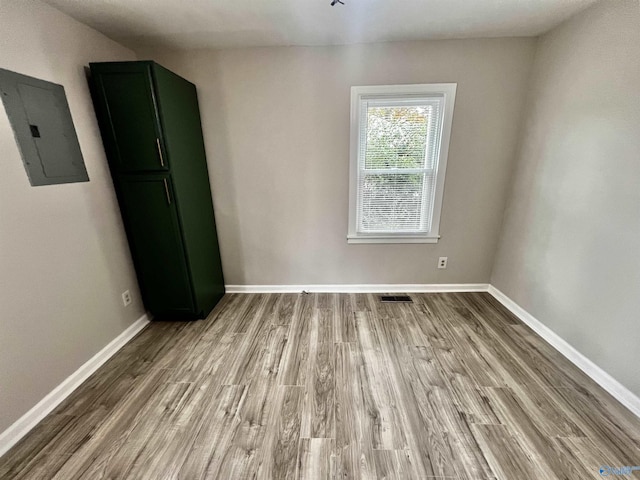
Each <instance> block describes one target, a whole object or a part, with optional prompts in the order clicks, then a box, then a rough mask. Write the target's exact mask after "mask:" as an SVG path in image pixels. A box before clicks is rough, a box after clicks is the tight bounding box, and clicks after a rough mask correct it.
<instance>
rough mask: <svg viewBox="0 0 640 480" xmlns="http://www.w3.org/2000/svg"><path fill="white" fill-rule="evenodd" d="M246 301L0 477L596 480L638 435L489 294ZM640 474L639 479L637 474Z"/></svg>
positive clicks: (51, 432)
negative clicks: (393, 300)
mask: <svg viewBox="0 0 640 480" xmlns="http://www.w3.org/2000/svg"><path fill="white" fill-rule="evenodd" d="M411 297H412V298H413V300H414V303H412V304H408V303H407V304H382V303H380V302H379V301H378V296H377V295H371V294H308V295H306V294H264V295H258V294H255V295H254V294H232V295H226V296H225V298H224V299H223V300H222V302H221V304H220V305H218V307H216V309H215V310H214V312H213V313H212V314H211V315H210V316H209V318H208V319H206V320H203V321H197V322H175V323H170V322H153V323H152V324H150V325H149V326H148V327H147V328H146V329H145V330H144V331H143V332H141V333H140V334H139V335H138V336H137V337H136V338H135V339H134V340H133V341H131V342H130V343H129V344H128V345H126V346H125V347H124V348H123V349H122V350H121V351H120V352H119V353H118V354H117V355H116V356H114V357H113V358H112V359H111V360H110V361H109V362H108V363H107V364H105V365H104V366H103V367H102V368H101V369H100V370H99V371H98V372H97V373H96V374H95V375H93V376H92V377H91V378H90V379H89V380H88V381H87V382H86V383H85V384H83V385H82V386H81V387H80V388H79V389H78V390H76V391H75V392H74V393H73V394H72V395H71V396H70V397H69V398H68V399H67V400H66V401H65V402H64V403H63V404H62V405H60V406H59V407H58V408H57V409H56V410H55V411H54V412H53V413H52V414H51V415H49V416H48V417H47V418H45V419H44V420H43V421H42V423H40V424H39V425H38V426H37V427H36V428H35V429H34V430H33V431H32V432H30V433H29V434H28V435H27V436H26V437H25V438H24V439H23V440H22V441H21V442H20V443H19V444H18V445H16V446H15V447H14V448H13V449H12V450H10V451H9V452H8V453H7V454H6V455H5V456H4V457H3V458H1V459H0V478H2V479H7V478H38V479H40V478H45V479H50V478H56V479H64V480H67V479H76V478H82V479H90V480H96V479H102V478H109V479H120V478H123V479H124V478H140V479H174V478H175V479H178V478H179V479H186V480H191V479H204V478H219V479H249V478H252V479H253V478H260V479H290V478H291V479H293V478H304V479H311V478H318V479H337V478H342V479H357V478H362V479H378V478H380V479H382V478H385V479H387V478H388V479H391V478H402V479H434V478H447V479H460V480H462V479H478V480H488V479H504V480H520V479H536V480H544V479H549V480H555V479H572V480H573V479H589V478H591V479H597V478H601V477H600V474H599V468H600V466H602V465H610V466H612V467H620V466H626V465H630V466H633V465H640V421H639V420H638V418H636V417H635V416H633V415H632V414H631V413H630V412H629V411H627V410H625V409H624V408H623V407H622V406H621V405H620V404H618V403H617V402H616V401H615V400H614V399H613V398H612V397H610V396H609V395H608V394H607V393H606V392H605V391H604V390H602V389H601V388H600V387H598V386H597V385H596V384H595V383H594V382H592V381H591V380H590V379H589V378H588V377H586V376H585V375H584V374H583V373H582V372H581V371H579V370H578V369H577V368H575V367H574V366H573V365H572V364H570V363H569V362H568V361H567V360H566V359H565V358H564V357H562V356H561V355H560V354H558V353H557V352H556V351H554V350H553V349H552V348H551V347H550V346H549V345H548V344H546V343H545V342H544V341H543V340H541V339H540V338H539V337H538V336H537V335H536V334H535V333H533V331H531V330H530V329H529V328H528V327H526V326H525V325H523V324H522V323H521V322H519V321H518V320H517V319H516V318H515V317H513V316H512V315H511V314H510V313H509V312H508V311H507V310H506V309H505V308H504V307H502V306H501V305H500V304H499V303H498V302H497V301H496V300H494V299H493V297H491V296H490V295H488V294H486V293H462V294H412V295H411ZM635 475H639V474H638V473H636V474H635Z"/></svg>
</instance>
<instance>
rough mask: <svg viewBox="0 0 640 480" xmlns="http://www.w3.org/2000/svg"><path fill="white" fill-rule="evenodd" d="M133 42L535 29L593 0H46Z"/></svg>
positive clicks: (349, 38)
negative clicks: (338, 1)
mask: <svg viewBox="0 0 640 480" xmlns="http://www.w3.org/2000/svg"><path fill="white" fill-rule="evenodd" d="M45 1H46V2H47V3H49V4H50V5H53V6H54V7H56V8H58V9H59V10H62V11H63V12H65V13H67V14H68V15H70V16H72V17H74V18H76V19H78V20H80V21H81V22H83V23H86V24H88V25H90V26H92V27H93V28H95V29H96V30H99V31H101V32H103V33H104V34H106V35H107V36H109V37H111V38H113V39H114V40H117V41H119V42H121V43H123V44H125V45H128V46H133V47H135V46H153V45H156V46H163V47H169V48H176V49H192V48H224V47H242V46H262V45H265V46H266V45H333V44H352V43H366V42H382V41H397V40H418V39H428V38H471V37H504V36H536V35H539V34H541V33H544V32H546V31H547V30H549V29H550V28H552V27H554V26H556V25H557V24H558V23H560V22H561V21H563V20H564V19H566V18H568V17H569V16H571V15H572V14H574V13H575V12H577V11H579V10H581V9H583V8H585V7H586V6H588V5H590V4H591V3H593V1H594V0H343V1H344V2H345V4H346V5H336V6H334V7H332V6H331V5H330V3H331V0H45Z"/></svg>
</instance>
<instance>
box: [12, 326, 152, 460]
mask: <svg viewBox="0 0 640 480" xmlns="http://www.w3.org/2000/svg"><path fill="white" fill-rule="evenodd" d="M148 323H149V317H148V316H147V314H146V313H145V314H144V315H142V316H141V317H140V318H139V319H138V320H136V321H135V322H134V323H133V324H132V325H131V326H130V327H128V328H127V329H126V330H125V331H124V332H122V333H121V334H120V335H118V336H117V337H116V338H114V339H113V340H112V341H111V342H109V344H108V345H107V346H106V347H104V348H103V349H102V350H100V351H99V352H98V353H96V354H95V355H94V356H93V357H91V358H90V359H89V360H88V361H87V362H86V363H85V364H84V365H82V366H81V367H80V368H79V369H78V370H76V371H75V372H73V373H72V374H71V375H70V376H69V377H67V378H66V379H65V380H64V381H63V382H62V383H61V384H60V385H58V386H57V387H56V388H54V389H53V390H52V391H51V392H49V393H48V394H47V396H46V397H44V398H43V399H42V400H40V401H39V402H38V403H37V404H36V405H35V406H34V407H33V408H32V409H31V410H29V411H28V412H27V413H25V414H24V415H23V416H22V417H20V418H19V419H18V420H17V421H16V422H15V423H14V424H13V425H11V426H10V427H9V428H7V429H6V430H5V431H4V432H2V433H1V434H0V457H2V455H4V454H5V453H6V452H7V451H8V450H9V449H10V448H11V447H13V446H14V445H15V444H16V443H18V441H20V439H21V438H22V437H24V436H25V435H26V434H27V433H29V431H30V430H31V429H32V428H33V427H35V426H36V425H37V424H38V423H39V422H40V421H41V420H42V419H43V418H44V417H46V416H47V415H48V414H49V413H51V411H52V410H53V409H54V408H56V407H57V406H58V405H59V404H60V403H62V401H63V400H64V399H65V398H67V397H68V396H69V395H70V394H71V393H72V392H73V391H74V390H75V389H76V388H78V387H79V386H80V385H81V384H82V382H84V381H85V380H86V379H87V378H89V377H90V376H91V374H93V373H94V372H95V371H96V370H97V369H98V368H100V367H101V366H102V365H103V364H104V363H105V362H106V361H107V360H109V359H110V358H111V357H112V356H113V355H114V354H115V353H116V352H117V351H118V350H120V349H121V348H122V347H123V346H124V345H125V344H126V343H127V342H129V340H131V339H132V338H133V337H135V336H136V335H137V334H138V332H140V330H142V329H143V328H144V327H145V326H146V325H147V324H148Z"/></svg>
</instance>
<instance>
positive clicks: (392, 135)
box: [347, 83, 456, 243]
mask: <svg viewBox="0 0 640 480" xmlns="http://www.w3.org/2000/svg"><path fill="white" fill-rule="evenodd" d="M455 94H456V84H455V83H445V84H429V85H392V86H375V87H352V88H351V171H350V177H351V178H350V187H349V188H350V191H349V203H350V204H349V234H348V236H347V239H348V242H349V243H436V242H437V241H438V238H440V237H439V235H438V229H439V225H440V209H441V206H442V194H443V190H444V175H445V170H446V166H447V151H448V147H449V137H450V134H451V121H452V119H453V104H454V100H455Z"/></svg>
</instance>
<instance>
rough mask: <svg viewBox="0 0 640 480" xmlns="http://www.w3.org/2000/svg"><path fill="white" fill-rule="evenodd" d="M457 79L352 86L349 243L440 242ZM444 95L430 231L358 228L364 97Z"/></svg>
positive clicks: (390, 97)
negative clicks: (360, 229)
mask: <svg viewBox="0 0 640 480" xmlns="http://www.w3.org/2000/svg"><path fill="white" fill-rule="evenodd" d="M456 89H457V84H456V83H429V84H414V85H375V86H353V87H351V136H350V154H349V157H350V158H349V226H348V234H347V243H438V240H439V239H440V234H439V232H440V214H441V210H442V198H443V195H444V182H445V174H446V170H447V158H448V156H449V141H450V139H451V124H452V122H453V107H454V104H455V98H456ZM430 95H443V96H444V107H443V109H442V112H443V113H442V127H441V128H442V130H441V135H442V136H441V139H440V151H439V153H438V162H437V165H436V180H435V193H434V200H433V213H432V217H431V230H430V231H429V232H427V233H405V232H398V233H384V234H380V233H371V234H368V233H359V232H358V231H357V217H358V212H357V197H358V156H359V155H358V154H359V149H360V143H359V128H360V112H361V108H360V102H361V100H362V99H363V98H367V97H369V98H385V97H387V98H389V99H401V98H405V97H409V96H430Z"/></svg>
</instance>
